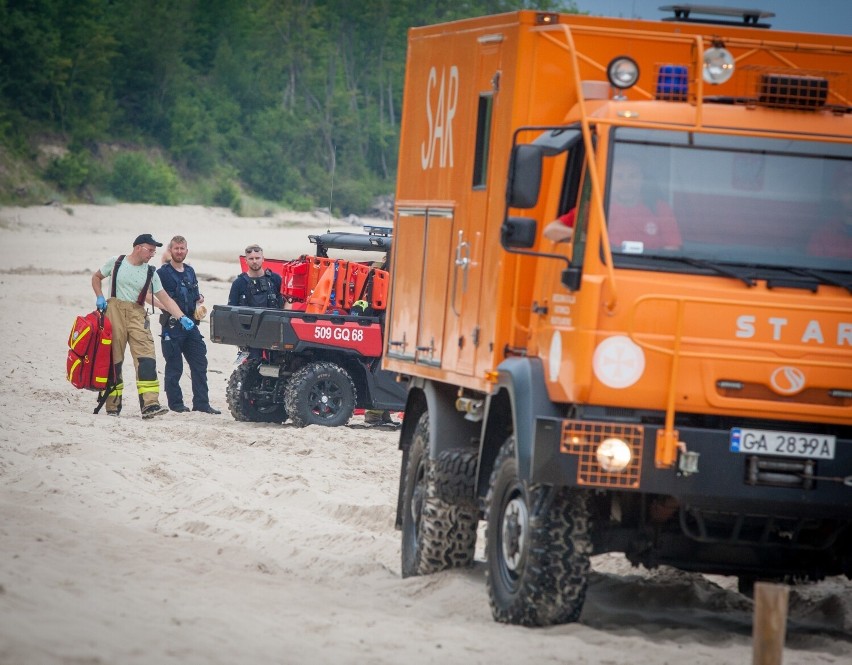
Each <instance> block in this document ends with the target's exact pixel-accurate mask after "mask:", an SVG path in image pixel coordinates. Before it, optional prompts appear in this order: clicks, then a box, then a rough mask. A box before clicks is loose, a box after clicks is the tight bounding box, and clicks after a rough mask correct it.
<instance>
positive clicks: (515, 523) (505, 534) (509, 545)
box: [501, 495, 529, 573]
mask: <svg viewBox="0 0 852 665" xmlns="http://www.w3.org/2000/svg"><path fill="white" fill-rule="evenodd" d="M501 526H502V528H501V541H502V542H501V545H502V552H503V560H504V561H505V562H506V568H507V569H508V570H509V571H510V572H512V573H517V572H518V571H519V570H520V569H521V568H522V567H523V562H524V556H525V554H526V543H527V530H528V529H529V512H528V511H527V504H526V502H525V501H524V499H523V497H522V496H520V495H515V496H514V497H513V498H512V499H511V500H510V501H509V502H508V503H507V504H506V507H505V508H504V509H503V519H502V525H501Z"/></svg>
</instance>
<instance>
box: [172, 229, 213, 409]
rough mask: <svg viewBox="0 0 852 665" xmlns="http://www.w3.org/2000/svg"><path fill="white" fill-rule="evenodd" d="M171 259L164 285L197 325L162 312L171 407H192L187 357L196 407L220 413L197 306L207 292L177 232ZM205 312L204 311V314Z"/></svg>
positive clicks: (194, 406)
mask: <svg viewBox="0 0 852 665" xmlns="http://www.w3.org/2000/svg"><path fill="white" fill-rule="evenodd" d="M168 252H169V256H170V260H169V261H168V263H164V264H163V265H162V266H160V268H159V269H158V270H157V275H158V276H159V278H160V281H161V282H162V284H163V289H165V291H166V292H167V293H168V294H169V295H170V296H171V297H172V299H173V300H174V301H175V302H176V303H178V305H179V306H180V308H181V310H182V311H184V312H186V313H187V314H188V315H189V316H190V317H191V318H192V319H193V321H194V322H195V326H193V327H192V328H190V329H189V330H185V329H184V327H183V326H181V325H180V323H179V322H178V321H175V319H174V317H172V316H170V315H169V313H168V312H163V313H162V314H161V315H160V325H161V326H162V329H163V332H162V349H163V358H165V360H166V370H165V388H166V397H167V398H168V400H169V408H170V409H171V410H172V411H174V412H176V413H186V412H187V411H189V408H188V407H187V406H186V404H184V401H183V391H182V390H181V388H180V377H181V375H182V374H183V358H186V362H187V364H188V365H189V372H190V375H191V378H192V410H193V411H201V412H203V413H211V414H214V415H218V414H220V413H221V411H219V410H218V409H214V408H213V407H212V406H210V398H209V396H208V390H207V346H206V345H205V344H204V338H203V337H202V336H201V331H200V330H199V329H198V321H199V315H198V314H197V313H196V312H197V308H198V306H199V305H201V303H203V302H204V296H203V295H202V294H201V292H200V291H199V290H198V278H197V277H196V275H195V270H194V269H193V268H192V266H191V265H189V264H187V263H185V261H186V255H187V253H188V249H187V244H186V238H184V237H183V236H175V237H174V238H172V239H171V241H169V246H168ZM202 316H203V315H202Z"/></svg>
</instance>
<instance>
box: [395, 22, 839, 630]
mask: <svg viewBox="0 0 852 665" xmlns="http://www.w3.org/2000/svg"><path fill="white" fill-rule="evenodd" d="M685 7H686V9H685ZM672 9H675V10H676V12H675V14H676V15H675V16H673V17H672V18H671V20H662V21H657V22H646V21H638V20H623V19H609V18H597V17H588V16H577V15H562V14H553V13H540V12H534V11H519V12H517V13H510V14H503V15H496V16H490V17H484V18H478V19H471V20H463V21H458V22H453V23H447V24H443V25H435V26H429V27H422V28H414V29H412V30H411V31H410V32H409V41H408V56H407V65H406V84H405V85H406V87H405V100H404V108H403V116H402V135H401V141H400V158H399V177H398V185H397V194H396V204H395V205H396V210H395V223H394V235H395V240H394V242H395V246H396V250H397V251H396V252H395V253H394V261H393V263H394V265H393V268H392V272H393V274H394V281H393V284H392V286H391V297H390V311H389V319H388V334H387V336H386V348H385V359H384V361H383V366H384V367H385V369H388V370H392V371H395V372H397V373H398V374H399V375H401V376H402V377H403V378H404V379H405V380H407V382H408V394H407V402H406V406H405V416H406V417H405V423H404V427H403V428H402V430H401V434H400V449H401V450H402V452H403V456H402V469H401V475H400V485H399V499H398V506H397V520H396V521H397V527H398V528H399V529H400V530H401V531H402V574H403V575H404V576H409V575H421V574H428V573H432V572H435V571H438V570H441V569H445V568H450V567H455V566H466V565H470V564H471V562H472V561H473V557H474V546H475V541H476V537H477V527H478V522H479V520H480V519H482V520H485V522H486V527H485V552H486V559H487V564H486V580H487V588H488V595H489V601H490V605H491V609H492V613H493V616H494V618H495V619H496V620H497V621H502V622H508V623H516V624H524V625H549V624H557V623H564V622H570V621H575V620H576V619H577V618H578V617H579V616H580V613H581V611H582V607H583V601H584V599H585V595H586V588H587V580H588V575H589V566H590V564H589V558H590V556H591V555H593V554H598V553H602V552H611V551H615V552H623V553H625V554H626V556H627V558H628V559H629V560H630V561H631V562H632V563H633V564H634V565H640V564H641V565H644V566H647V567H654V566H657V565H660V564H666V565H671V566H675V567H678V568H680V569H683V570H687V571H699V572H705V573H712V574H725V575H734V576H737V577H738V580H739V582H740V587H741V589H743V590H744V591H745V590H748V589H749V588H750V587H751V585H753V583H754V581H755V580H756V579H775V580H783V579H788V580H789V579H793V578H795V579H797V580H802V579H809V580H818V579H821V578H823V577H825V576H833V575H846V576H847V577H848V576H850V575H852V226H851V225H850V219H852V113H850V112H852V97H850V93H851V92H852V90H850V85H849V84H850V75H852V38H849V37H843V36H836V35H818V34H806V33H793V32H774V31H770V30H767V29H765V26H764V20H765V19H766V18H767V14H766V13H762V12H749V11H744V12H742V16H739V17H735V18H732V17H730V16H720V15H719V14H710V15H709V17H708V18H709V22H703V21H702V20H701V18H702V17H696V16H695V12H694V11H693V12H690V11H689V7H688V6H675V7H673V8H672ZM698 9H701V10H707V9H708V8H706V7H699V8H698ZM770 16H771V15H770ZM732 23H734V24H733V25H732ZM637 164H638V165H639V166H637ZM631 180H632V181H633V182H632V184H631V182H630V181H631ZM637 189H638V190H639V193H638V194H637V192H636V190H637ZM631 199H632V200H631ZM569 211H573V212H572V215H571V216H572V217H573V219H574V222H573V223H574V227H573V235H572V237H571V238H570V239H569V240H568V241H563V242H554V241H552V240H550V239H548V237H546V236H545V228H546V227H547V226H548V225H549V223H550V222H551V220H554V219H556V218H557V217H558V216H560V215H564V214H565V213H568V212H569ZM569 223H570V220H569ZM562 228H563V231H564V230H565V228H564V225H563V227H562ZM563 235H564V234H563Z"/></svg>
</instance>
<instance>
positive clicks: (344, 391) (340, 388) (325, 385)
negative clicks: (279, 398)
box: [284, 362, 355, 427]
mask: <svg viewBox="0 0 852 665" xmlns="http://www.w3.org/2000/svg"><path fill="white" fill-rule="evenodd" d="M284 404H286V406H287V413H288V414H290V419H291V420H292V422H293V424H294V425H295V426H296V427H307V426H308V425H324V426H326V427H338V426H339V425H345V424H346V423H347V422H348V420H349V418H351V417H352V411H353V409H354V408H355V384H354V383H353V381H352V377H351V376H349V373H348V372H347V371H346V370H345V369H343V368H342V367H340V366H339V365H335V364H334V363H329V362H317V363H311V364H310V365H306V366H305V367H303V368H302V369H300V370H299V371H297V372H295V373H294V374H293V375H292V376H291V377H290V380H289V381H288V382H287V388H286V389H285V391H284Z"/></svg>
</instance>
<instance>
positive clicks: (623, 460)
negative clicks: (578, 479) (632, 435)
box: [596, 438, 633, 473]
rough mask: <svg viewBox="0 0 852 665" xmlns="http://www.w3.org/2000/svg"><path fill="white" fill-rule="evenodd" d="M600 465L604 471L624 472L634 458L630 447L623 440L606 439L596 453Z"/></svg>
mask: <svg viewBox="0 0 852 665" xmlns="http://www.w3.org/2000/svg"><path fill="white" fill-rule="evenodd" d="M596 453H597V458H598V464H600V465H601V468H602V469H603V470H604V471H607V472H609V473H618V472H619V471H624V470H625V469H626V468H627V466H628V465H629V464H630V460H631V458H632V457H633V455H632V453H631V452H630V446H628V445H627V444H626V443H625V442H624V441H622V440H621V439H615V438H611V439H604V440H603V441H601V442H600V444H599V445H598V449H597V451H596Z"/></svg>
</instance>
